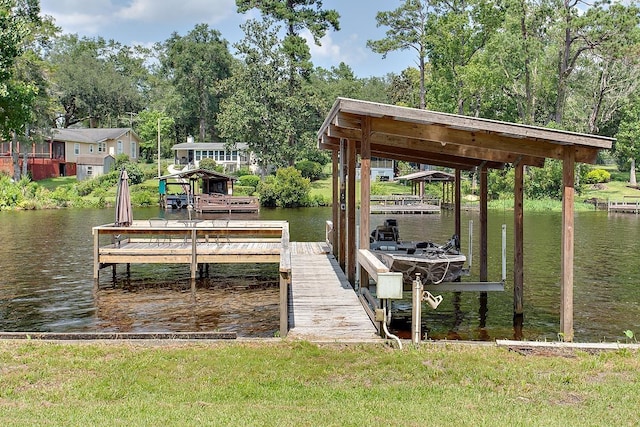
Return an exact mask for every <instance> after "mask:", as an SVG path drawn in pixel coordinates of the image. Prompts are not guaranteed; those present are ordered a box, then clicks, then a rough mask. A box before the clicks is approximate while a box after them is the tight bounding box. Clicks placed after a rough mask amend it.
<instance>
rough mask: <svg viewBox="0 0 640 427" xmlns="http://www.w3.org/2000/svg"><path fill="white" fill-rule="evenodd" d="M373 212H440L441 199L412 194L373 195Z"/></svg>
mask: <svg viewBox="0 0 640 427" xmlns="http://www.w3.org/2000/svg"><path fill="white" fill-rule="evenodd" d="M369 211H370V212H371V213H372V214H438V213H440V212H441V206H440V199H424V198H422V197H420V196H415V195H410V194H396V195H388V196H371V204H370V207H369Z"/></svg>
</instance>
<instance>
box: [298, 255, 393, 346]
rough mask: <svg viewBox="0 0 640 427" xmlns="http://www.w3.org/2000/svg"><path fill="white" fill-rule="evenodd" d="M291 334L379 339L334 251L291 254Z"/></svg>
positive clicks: (342, 338) (305, 338) (335, 338)
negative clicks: (330, 252)
mask: <svg viewBox="0 0 640 427" xmlns="http://www.w3.org/2000/svg"><path fill="white" fill-rule="evenodd" d="M289 325H290V328H291V329H290V330H289V337H291V338H297V339H304V340H310V341H317V340H331V341H370V340H380V339H381V338H380V336H379V335H377V330H376V328H375V326H374V325H373V323H372V322H371V319H370V318H369V316H368V315H367V313H366V312H365V310H364V308H363V306H362V304H361V302H360V300H359V299H358V296H357V295H356V293H355V292H354V290H353V288H352V287H351V285H350V284H349V282H348V281H347V278H346V276H345V275H344V273H343V272H342V270H341V269H340V266H339V265H338V263H337V261H336V259H335V258H334V257H333V255H330V254H327V253H323V254H304V253H294V254H292V255H291V298H290V299H289Z"/></svg>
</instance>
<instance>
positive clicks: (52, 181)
mask: <svg viewBox="0 0 640 427" xmlns="http://www.w3.org/2000/svg"><path fill="white" fill-rule="evenodd" d="M37 182H38V185H39V186H41V187H44V188H46V189H47V190H51V191H53V190H55V189H56V188H57V187H59V186H61V185H67V184H75V183H76V182H78V181H77V180H76V176H75V175H73V176H60V177H57V178H47V179H43V180H41V181H37Z"/></svg>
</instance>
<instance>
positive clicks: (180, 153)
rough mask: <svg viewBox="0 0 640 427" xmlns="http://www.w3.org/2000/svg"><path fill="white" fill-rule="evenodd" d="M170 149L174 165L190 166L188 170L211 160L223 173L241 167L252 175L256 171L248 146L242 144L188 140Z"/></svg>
mask: <svg viewBox="0 0 640 427" xmlns="http://www.w3.org/2000/svg"><path fill="white" fill-rule="evenodd" d="M171 149H172V150H173V153H174V163H175V164H176V165H191V167H190V168H199V167H200V160H202V159H213V160H215V161H216V164H218V165H222V166H224V171H225V173H233V172H236V171H237V170H238V169H240V168H243V167H247V168H249V169H250V170H251V172H252V173H256V170H257V162H256V160H255V156H254V155H253V153H251V152H250V151H249V145H248V144H247V143H244V142H236V143H234V144H232V145H229V144H226V143H224V142H192V141H191V140H190V141H189V142H185V143H182V144H176V145H174V146H173V147H172V148H171Z"/></svg>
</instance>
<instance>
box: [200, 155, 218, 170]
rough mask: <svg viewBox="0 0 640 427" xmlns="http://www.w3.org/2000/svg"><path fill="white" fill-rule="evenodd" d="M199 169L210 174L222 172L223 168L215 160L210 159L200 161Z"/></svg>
mask: <svg viewBox="0 0 640 427" xmlns="http://www.w3.org/2000/svg"><path fill="white" fill-rule="evenodd" d="M200 168H201V169H205V170H208V171H212V172H220V173H222V172H224V166H222V165H218V164H217V163H216V161H215V160H213V159H210V158H204V159H202V160H200Z"/></svg>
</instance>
